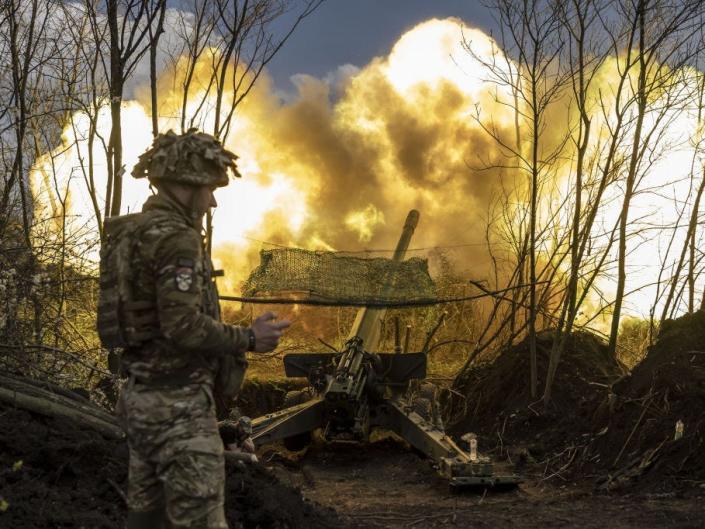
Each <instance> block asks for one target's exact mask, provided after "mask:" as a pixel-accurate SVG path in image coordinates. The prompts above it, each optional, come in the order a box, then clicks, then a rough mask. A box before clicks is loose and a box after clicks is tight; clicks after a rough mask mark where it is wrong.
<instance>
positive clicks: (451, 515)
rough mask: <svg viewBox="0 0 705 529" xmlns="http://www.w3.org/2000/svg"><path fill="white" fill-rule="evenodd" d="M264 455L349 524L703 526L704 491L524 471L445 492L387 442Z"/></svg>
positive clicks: (425, 467)
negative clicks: (496, 482)
mask: <svg viewBox="0 0 705 529" xmlns="http://www.w3.org/2000/svg"><path fill="white" fill-rule="evenodd" d="M281 454H282V452H279V451H270V452H268V453H265V461H267V457H268V458H269V459H270V460H269V462H268V463H266V464H267V465H268V466H269V468H271V470H272V471H273V472H274V473H275V474H276V475H277V476H278V477H279V479H280V480H281V481H283V482H284V483H289V484H291V485H294V486H296V487H300V489H301V491H302V493H303V496H304V497H305V498H308V499H310V500H312V501H314V502H316V503H318V504H320V505H322V506H326V507H330V508H333V509H335V511H336V512H337V513H338V514H339V515H340V516H341V517H342V518H343V520H345V521H346V522H348V523H350V524H351V525H352V526H353V527H370V528H407V527H424V528H425V527H472V528H483V527H488V528H493V527H516V528H527V529H528V528H536V527H547V528H554V527H555V528H557V527H580V528H595V529H598V528H599V529H604V528H610V529H628V528H629V529H632V528H633V529H637V528H639V529H647V528H669V527H673V528H676V527H677V528H679V529H687V528H693V529H695V528H702V527H705V490H704V489H702V488H699V487H695V488H693V489H692V490H688V491H681V492H678V493H665V494H664V493H659V494H648V493H641V494H614V493H610V494H598V493H596V492H594V491H593V488H592V484H591V483H590V482H585V481H583V482H579V483H573V482H563V481H561V480H560V479H558V478H557V477H554V478H552V479H549V480H548V481H542V476H541V475H540V469H539V468H538V467H537V468H535V469H532V470H529V471H527V472H525V473H524V475H523V477H524V478H525V479H526V482H525V483H524V484H522V485H521V486H520V487H519V488H518V489H516V490H514V491H504V492H494V491H487V492H479V491H465V492H461V493H457V492H452V491H450V490H449V488H448V486H447V484H446V482H444V481H443V479H442V478H440V477H438V476H436V475H435V472H434V470H433V469H432V468H431V466H430V464H429V463H428V461H426V460H424V459H422V458H420V457H419V456H418V455H417V454H415V453H413V452H412V451H410V450H409V449H408V448H407V447H405V446H404V445H402V444H400V443H397V442H394V441H391V440H385V441H380V442H377V443H374V444H372V445H370V446H367V447H363V448H361V447H359V446H354V445H342V446H340V445H338V446H335V445H320V446H315V447H313V448H312V449H310V450H309V451H308V452H307V453H306V454H304V455H300V456H298V457H297V456H295V455H294V454H288V456H287V457H282V455H281Z"/></svg>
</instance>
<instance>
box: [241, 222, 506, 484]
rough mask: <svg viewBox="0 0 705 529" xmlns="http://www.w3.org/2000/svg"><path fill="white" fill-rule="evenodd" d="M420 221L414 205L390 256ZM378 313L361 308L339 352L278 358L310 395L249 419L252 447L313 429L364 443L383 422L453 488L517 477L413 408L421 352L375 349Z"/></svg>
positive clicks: (400, 251) (290, 441)
mask: <svg viewBox="0 0 705 529" xmlns="http://www.w3.org/2000/svg"><path fill="white" fill-rule="evenodd" d="M418 220H419V213H418V211H416V210H412V211H411V212H410V213H409V215H408V216H407V219H406V222H405V224H404V229H403V231H402V234H401V237H400V239H399V242H398V244H397V247H396V250H395V251H394V255H393V257H392V260H393V261H395V262H399V261H402V260H403V259H404V256H405V254H406V250H407V249H408V247H409V242H410V240H411V236H412V235H413V233H414V229H415V228H416V225H417V223H418ZM386 288H388V289H389V288H393V285H391V284H387V287H386ZM384 314H385V309H371V308H363V309H360V310H359V311H358V314H357V317H356V319H355V323H354V325H353V328H352V330H351V332H350V335H349V337H348V340H347V342H346V344H345V347H344V348H343V350H342V351H341V352H338V353H299V354H288V355H286V356H285V357H284V368H285V372H286V375H287V376H289V377H306V378H308V381H309V386H310V390H309V395H310V396H311V398H310V399H309V400H307V401H306V402H298V403H296V402H289V403H288V404H293V405H291V406H289V407H286V408H285V409H283V410H281V411H278V412H275V413H271V414H268V415H264V416H262V417H259V418H257V419H254V420H253V421H252V430H253V435H252V439H253V441H254V443H255V445H256V446H262V445H264V444H267V443H271V442H273V441H278V440H283V441H284V443H285V445H286V446H287V447H289V448H293V449H300V448H303V447H304V446H305V444H306V442H307V441H309V440H310V436H311V432H312V431H314V430H316V429H318V428H320V429H322V432H323V436H324V438H325V439H327V440H331V441H358V442H364V441H367V440H368V439H369V435H370V431H371V430H372V429H374V428H383V429H385V430H390V431H392V432H395V433H396V434H397V435H399V436H400V437H401V438H402V439H404V440H405V441H406V442H408V443H409V444H410V445H411V446H413V447H415V448H416V449H418V450H419V451H421V452H423V453H424V454H425V455H427V456H428V457H429V458H431V459H432V460H433V461H434V462H435V463H436V464H437V467H438V470H439V472H440V473H441V475H443V476H444V477H446V478H448V479H449V480H450V484H451V485H453V486H467V485H469V486H472V485H483V486H494V485H501V484H507V485H511V484H516V483H518V479H517V477H516V476H514V475H511V474H506V475H499V474H497V473H495V471H494V468H493V465H492V463H491V462H489V460H488V459H486V458H481V457H475V455H474V454H472V455H471V454H468V453H466V452H465V451H463V450H462V449H461V448H460V447H458V446H457V445H456V444H455V443H454V442H453V440H452V439H451V438H450V437H448V436H447V435H446V434H445V432H444V430H443V426H442V424H440V422H441V421H440V419H438V418H435V419H434V418H431V417H426V416H424V415H425V414H422V413H419V411H418V410H417V409H415V407H414V403H413V402H411V401H409V399H407V398H406V397H405V394H406V393H407V390H408V388H409V384H410V382H411V381H412V380H422V379H424V378H425V377H426V354H425V353H423V352H421V353H403V354H402V353H400V352H399V351H398V350H397V352H395V353H378V352H374V350H375V349H376V348H377V345H378V343H379V337H380V330H381V322H382V319H383V317H384Z"/></svg>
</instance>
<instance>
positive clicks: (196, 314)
mask: <svg viewBox="0 0 705 529" xmlns="http://www.w3.org/2000/svg"><path fill="white" fill-rule="evenodd" d="M202 251H203V250H202V246H201V238H200V236H199V234H198V233H197V232H196V231H195V230H178V231H176V232H172V233H169V234H167V235H165V236H163V237H161V239H160V240H159V241H158V243H157V247H156V252H155V263H154V265H155V267H154V271H155V274H156V286H157V292H156V294H157V309H158V313H159V323H160V328H161V332H162V334H163V335H164V336H165V337H166V338H168V339H169V340H171V341H172V342H173V343H174V345H175V346H177V347H179V348H181V349H185V350H193V351H198V352H199V353H201V354H206V355H223V354H235V355H238V356H244V354H245V351H246V350H247V347H248V342H249V331H248V330H247V329H245V328H243V327H237V326H233V325H226V324H224V323H222V322H219V321H217V320H216V319H214V318H212V317H210V316H208V315H207V314H204V313H203V311H202V307H201V302H202V290H203V288H204V287H205V285H204V277H203V270H202V269H201V265H202Z"/></svg>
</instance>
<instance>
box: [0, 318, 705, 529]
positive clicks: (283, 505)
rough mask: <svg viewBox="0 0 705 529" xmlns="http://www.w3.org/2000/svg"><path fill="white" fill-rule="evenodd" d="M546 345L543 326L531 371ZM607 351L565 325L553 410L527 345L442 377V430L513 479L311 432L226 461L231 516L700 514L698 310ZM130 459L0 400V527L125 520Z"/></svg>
mask: <svg viewBox="0 0 705 529" xmlns="http://www.w3.org/2000/svg"><path fill="white" fill-rule="evenodd" d="M551 343H552V336H551V334H550V333H542V334H541V335H540V336H539V340H538V351H539V357H538V360H539V367H540V372H544V371H545V367H546V364H547V359H548V354H549V353H550V349H551ZM605 351H606V348H605V346H604V344H603V343H602V342H601V341H600V340H599V339H598V338H596V337H594V336H590V335H587V334H585V333H576V334H575V335H574V336H573V337H571V340H570V343H569V344H568V347H567V349H566V351H565V353H564V358H563V361H562V364H561V367H560V369H559V371H558V376H557V378H556V388H555V391H554V400H553V404H552V405H551V406H550V407H548V408H543V407H541V406H540V405H539V404H538V403H537V402H535V401H532V400H531V397H530V395H529V389H528V385H527V381H528V378H527V377H526V373H527V369H526V364H527V358H528V354H527V346H526V343H520V344H517V345H516V346H514V347H512V348H509V349H507V350H506V351H503V352H502V353H501V354H499V355H498V356H497V357H496V358H495V359H494V361H492V362H491V363H487V364H482V365H478V366H472V367H471V368H470V369H469V370H467V371H465V372H463V373H461V376H459V377H458V378H457V379H456V380H455V382H454V384H453V386H452V387H450V388H446V389H447V390H448V393H446V398H445V399H444V405H445V408H446V421H447V424H448V425H449V428H448V431H449V432H450V433H451V434H452V435H454V436H456V437H458V436H460V435H462V434H463V433H464V432H469V431H473V432H476V433H477V434H478V439H479V442H480V450H481V452H483V453H484V454H486V455H489V456H491V457H492V458H493V460H494V461H496V462H499V463H503V464H507V465H510V466H511V468H512V471H514V472H515V473H516V474H518V475H520V476H521V477H522V478H523V480H524V481H523V483H522V484H521V486H520V487H519V488H517V489H515V490H512V491H501V492H500V491H495V490H488V491H465V492H457V491H456V492H453V491H451V490H450V489H449V487H448V484H447V483H446V482H445V481H444V480H443V479H442V478H440V477H439V476H437V475H436V473H435V471H434V469H433V468H432V466H431V464H430V463H429V461H428V460H425V459H423V458H422V457H420V456H419V455H418V454H417V453H416V452H415V451H413V450H411V449H410V448H409V447H408V446H407V445H405V444H404V443H403V442H402V441H400V440H399V439H395V438H394V437H392V436H390V435H385V434H384V433H383V434H382V435H381V436H378V438H377V440H376V441H375V442H373V443H371V444H366V445H358V444H342V445H341V444H326V443H323V442H321V441H320V439H315V441H314V443H313V444H312V445H311V446H309V447H308V448H307V449H306V450H305V451H303V452H299V453H292V452H288V451H287V450H285V449H284V448H283V447H282V446H278V445H274V446H271V447H264V448H263V449H262V450H261V452H260V456H261V462H262V463H261V464H260V465H257V466H254V467H248V468H239V467H237V466H235V465H232V464H231V465H229V466H228V479H227V505H226V510H227V515H228V520H229V522H230V525H231V528H232V529H239V528H243V529H269V528H272V529H295V528H302V529H304V528H306V529H308V528H327V527H330V528H333V527H335V528H340V529H348V528H350V529H352V528H365V527H370V528H402V527H424V528H425V527H473V528H482V527H488V528H489V527H491V528H495V527H516V528H527V529H528V528H535V527H540V528H544V527H546V528H557V527H569V528H573V527H575V528H595V529H597V528H600V529H603V528H610V529H627V528H639V529H643V528H646V529H649V528H654V529H655V528H679V529H688V528H693V529H695V528H703V527H705V417H704V416H703V409H704V408H703V406H705V312H699V313H696V314H693V315H689V316H684V317H683V318H680V319H678V320H673V321H667V322H664V325H663V326H662V329H661V333H660V335H659V340H658V341H657V342H656V343H655V344H654V346H653V347H651V348H650V349H649V352H648V354H647V356H646V358H645V359H644V360H643V361H642V362H641V363H640V364H639V365H638V366H636V368H634V369H633V370H632V371H631V372H629V373H627V372H626V371H625V370H624V369H623V368H622V366H621V365H619V364H618V363H617V362H616V361H615V360H614V359H612V358H611V357H610V356H609V355H606V352H605ZM540 382H541V381H540ZM298 384H299V385H297V383H295V382H291V381H290V382H286V383H284V382H276V381H274V382H273V381H268V382H260V383H253V382H252V381H250V382H249V383H248V385H247V386H246V388H245V389H244V391H243V394H242V396H241V402H240V405H241V408H242V411H243V412H244V413H247V414H249V415H251V416H257V415H260V414H263V413H267V412H269V411H272V410H273V409H278V408H280V407H281V406H282V404H283V400H284V395H285V394H286V391H287V390H290V389H295V388H296V387H299V386H300V382H299V383H298ZM449 395H450V396H449ZM451 397H452V398H451ZM458 397H460V398H458ZM676 425H679V426H678V428H675V427H676ZM126 467H127V449H126V447H125V444H124V443H123V442H121V441H111V440H107V439H104V438H103V437H101V435H99V434H97V433H95V432H93V431H90V430H82V429H80V428H77V427H75V426H74V425H72V424H71V423H70V422H68V421H58V420H56V419H50V418H47V417H43V416H41V415H35V414H31V413H29V412H26V411H23V410H19V409H16V408H14V407H12V406H7V405H4V404H2V405H0V528H12V529H25V528H27V529H45V528H46V529H55V528H56V529H58V528H65V529H118V528H122V527H123V523H124V522H123V521H124V517H125V511H126V507H125V503H124V498H123V495H124V490H125V486H126V477H127V476H126Z"/></svg>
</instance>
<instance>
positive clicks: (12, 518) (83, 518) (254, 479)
mask: <svg viewBox="0 0 705 529" xmlns="http://www.w3.org/2000/svg"><path fill="white" fill-rule="evenodd" d="M127 456H128V452H127V447H126V445H125V443H123V442H120V441H110V440H107V439H105V438H103V437H102V436H101V435H100V434H97V433H95V432H93V431H91V430H81V429H78V428H76V427H75V426H74V425H72V424H71V423H70V422H68V421H58V420H56V419H50V418H47V417H43V416H40V415H34V414H31V413H29V412H26V411H23V410H19V409H16V408H12V407H8V406H6V405H4V404H0V527H3V528H4V527H7V528H12V529H43V528H47V529H49V528H51V529H56V528H76V529H78V528H84V529H122V528H123V527H124V520H125V516H126V512H127V509H126V505H125V500H124V497H123V494H124V491H125V489H126V486H127ZM226 486H227V490H226V513H227V518H228V520H229V523H230V527H231V528H232V529H236V528H255V527H260V528H264V527H272V528H292V529H293V528H309V527H331V528H332V527H341V523H340V520H339V519H338V517H337V516H336V515H335V514H334V513H333V512H332V511H331V510H328V509H324V508H321V507H318V506H316V505H315V504H312V503H310V502H307V501H305V500H304V499H303V498H302V496H301V493H300V492H299V491H298V490H296V489H294V488H292V487H290V486H287V485H284V484H282V483H281V482H280V481H279V480H278V479H277V478H276V477H274V476H273V475H272V474H271V473H270V472H269V471H267V470H266V469H264V468H262V467H259V466H257V467H248V468H247V469H245V470H243V469H240V468H239V467H237V466H234V465H231V464H228V467H227V485H226Z"/></svg>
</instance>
